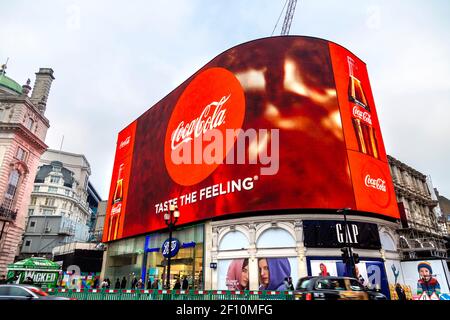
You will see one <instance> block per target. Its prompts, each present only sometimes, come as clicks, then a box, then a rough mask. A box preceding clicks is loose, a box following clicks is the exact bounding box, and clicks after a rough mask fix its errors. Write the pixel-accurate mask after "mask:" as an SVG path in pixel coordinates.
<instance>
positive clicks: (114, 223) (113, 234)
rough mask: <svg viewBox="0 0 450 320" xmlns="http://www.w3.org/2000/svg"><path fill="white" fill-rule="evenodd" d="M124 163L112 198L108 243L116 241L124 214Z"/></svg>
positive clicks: (120, 168)
mask: <svg viewBox="0 0 450 320" xmlns="http://www.w3.org/2000/svg"><path fill="white" fill-rule="evenodd" d="M122 171H123V163H122V164H121V165H120V167H119V173H118V175H117V182H116V189H115V190H114V196H113V198H112V206H111V214H110V217H109V228H108V241H111V240H115V239H116V238H117V233H118V231H119V220H120V213H121V212H122V200H123V178H122Z"/></svg>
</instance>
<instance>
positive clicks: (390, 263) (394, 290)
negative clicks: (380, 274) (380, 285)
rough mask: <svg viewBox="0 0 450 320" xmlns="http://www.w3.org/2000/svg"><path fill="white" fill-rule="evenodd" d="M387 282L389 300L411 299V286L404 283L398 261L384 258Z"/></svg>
mask: <svg viewBox="0 0 450 320" xmlns="http://www.w3.org/2000/svg"><path fill="white" fill-rule="evenodd" d="M384 266H385V268H386V273H387V278H388V282H389V293H390V295H391V300H412V299H413V291H412V288H411V287H410V286H409V285H407V284H406V283H405V279H404V278H403V273H402V269H401V264H400V261H398V260H386V261H385V262H384Z"/></svg>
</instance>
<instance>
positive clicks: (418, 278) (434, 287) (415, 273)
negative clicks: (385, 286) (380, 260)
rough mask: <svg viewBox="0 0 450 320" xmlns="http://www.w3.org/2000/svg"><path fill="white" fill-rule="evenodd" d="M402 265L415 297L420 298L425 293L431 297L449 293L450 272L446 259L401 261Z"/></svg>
mask: <svg viewBox="0 0 450 320" xmlns="http://www.w3.org/2000/svg"><path fill="white" fill-rule="evenodd" d="M401 267H402V272H403V278H404V281H405V284H406V285H408V286H410V287H411V289H412V294H413V297H414V299H419V298H420V297H421V296H422V295H423V294H424V293H425V294H426V295H427V296H428V298H430V299H436V297H437V298H439V295H440V294H441V293H449V283H448V279H449V273H448V268H447V265H446V263H445V261H443V260H419V261H407V262H401ZM427 300H428V299H427Z"/></svg>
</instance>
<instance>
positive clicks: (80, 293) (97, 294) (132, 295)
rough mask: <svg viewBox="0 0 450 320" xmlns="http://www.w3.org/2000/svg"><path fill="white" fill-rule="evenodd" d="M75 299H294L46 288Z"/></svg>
mask: <svg viewBox="0 0 450 320" xmlns="http://www.w3.org/2000/svg"><path fill="white" fill-rule="evenodd" d="M46 292H47V293H48V294H49V295H53V296H60V297H67V298H74V299H77V300H294V299H295V298H294V292H293V291H251V290H250V291H249V290H246V291H228V290H108V289H46Z"/></svg>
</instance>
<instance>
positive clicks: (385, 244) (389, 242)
mask: <svg viewBox="0 0 450 320" xmlns="http://www.w3.org/2000/svg"><path fill="white" fill-rule="evenodd" d="M380 240H381V246H382V248H383V249H384V250H389V251H396V250H397V248H396V247H395V242H394V240H393V239H392V237H391V236H390V235H389V234H388V233H386V232H381V234H380Z"/></svg>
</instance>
